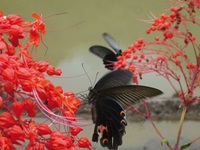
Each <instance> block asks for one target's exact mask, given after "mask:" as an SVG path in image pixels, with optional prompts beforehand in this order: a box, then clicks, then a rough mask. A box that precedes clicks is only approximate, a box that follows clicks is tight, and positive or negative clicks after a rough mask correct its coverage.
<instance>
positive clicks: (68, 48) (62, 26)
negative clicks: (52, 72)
mask: <svg viewBox="0 0 200 150" xmlns="http://www.w3.org/2000/svg"><path fill="white" fill-rule="evenodd" d="M169 2H170V1H167V0H161V1H156V0H126V1H122V0H101V1H99V0H87V1H86V0H85V1H77V0H59V1H53V0H42V1H41V0H28V1H27V0H17V1H16V0H15V1H0V6H1V10H2V11H3V13H4V15H8V14H19V15H21V16H23V18H24V20H26V21H33V18H32V17H31V14H32V13H33V12H37V13H38V14H42V16H43V18H44V20H45V23H46V30H47V33H46V34H45V35H43V37H42V39H43V42H44V43H45V45H46V46H47V47H48V49H47V48H46V47H45V46H44V45H43V44H40V46H39V47H38V48H37V50H36V52H33V55H34V57H35V59H38V60H48V61H49V62H50V63H51V64H52V65H53V66H55V67H56V68H60V69H62V71H63V74H62V76H61V77H50V78H49V79H50V80H51V81H52V82H54V83H55V84H56V85H61V86H62V87H63V89H64V91H65V90H72V91H74V92H75V93H77V92H81V91H85V90H87V89H88V87H89V86H91V84H90V82H89V80H88V78H87V77H86V76H85V72H84V71H83V68H82V63H83V64H84V67H85V69H86V71H87V73H88V75H89V77H90V79H91V81H92V83H93V82H94V81H95V76H96V74H97V72H99V75H98V78H100V77H101V76H102V75H103V74H104V73H105V72H107V70H106V69H105V68H104V66H103V65H102V61H101V60H100V59H99V58H98V57H96V56H94V55H93V54H91V53H90V52H89V50H88V49H89V47H90V46H92V45H96V44H98V45H103V46H106V47H109V46H108V44H107V43H106V42H105V41H104V39H103V38H102V33H103V32H108V33H110V34H111V35H112V37H114V38H115V40H116V41H117V42H118V44H119V45H120V47H121V48H122V50H123V49H126V48H127V47H128V46H129V45H130V44H132V43H133V42H135V41H136V40H137V39H138V38H140V37H143V38H145V39H149V40H151V39H152V38H154V37H151V36H149V35H146V33H145V31H146V28H148V27H149V24H147V23H144V22H143V21H141V20H142V19H145V20H148V19H149V17H148V16H149V14H150V12H152V13H153V14H155V15H157V14H161V13H162V12H163V10H166V9H168V8H169V6H170V4H169ZM59 13H63V14H60V15H56V14H59ZM46 50H47V53H46V54H45V52H46ZM139 83H140V84H142V85H147V86H153V87H155V88H158V89H160V90H162V91H163V92H164V95H162V97H171V96H172V95H173V94H174V92H173V89H172V88H171V86H170V85H169V84H168V82H167V81H165V79H163V78H161V77H158V76H156V75H155V74H148V75H145V76H144V77H143V79H142V80H141V81H139ZM197 124H198V122H191V121H190V122H187V123H186V126H185V132H184V134H185V135H187V138H190V137H188V135H190V136H191V137H193V138H194V137H196V136H197V135H196V134H198V133H196V132H195V131H194V133H193V132H191V131H190V132H189V131H188V130H189V129H191V128H193V127H194V128H195V127H196V126H197ZM158 126H159V127H160V128H161V129H163V131H164V134H165V135H166V136H167V138H169V139H172V140H173V139H174V138H175V137H176V136H175V135H176V130H177V128H178V122H171V121H164V122H158ZM91 128H93V126H88V127H85V130H84V132H83V133H82V134H83V135H85V136H88V138H89V139H90V138H91V136H92V133H91ZM169 129H171V130H172V131H171V132H168V130H169ZM187 129H188V130H187ZM92 131H93V129H92ZM171 133H175V135H174V134H171ZM184 134H183V136H184ZM155 138H156V139H155ZM152 141H156V142H157V144H155V143H154V142H153V143H154V144H153V145H154V146H151V144H150V143H151V142H152ZM149 142H150V143H149ZM144 145H146V146H144ZM96 146H97V147H98V144H97V145H96ZM130 147H131V148H130ZM151 147H152V150H153V149H155V148H157V149H166V147H162V146H161V145H160V139H159V137H158V136H157V134H156V133H155V132H154V130H153V128H152V126H151V125H150V124H149V123H148V122H147V123H146V122H145V123H144V124H142V123H134V124H133V123H130V124H129V125H128V128H127V135H125V136H124V145H123V146H122V148H123V149H137V150H139V149H146V150H147V149H148V150H149V149H151ZM97 149H98V148H97ZM99 149H101V148H99Z"/></svg>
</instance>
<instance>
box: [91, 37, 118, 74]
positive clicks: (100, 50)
mask: <svg viewBox="0 0 200 150" xmlns="http://www.w3.org/2000/svg"><path fill="white" fill-rule="evenodd" d="M103 38H104V39H105V41H106V42H107V43H108V44H109V45H110V47H111V48H112V49H113V50H114V51H115V53H114V52H113V51H112V50H110V49H108V48H106V47H104V46H100V45H94V46H91V47H90V48H89V50H90V52H92V53H94V54H95V55H97V56H99V57H100V58H102V59H103V63H104V65H105V67H106V68H107V69H109V70H113V69H114V62H116V61H117V57H118V56H120V55H121V52H122V51H121V49H120V47H119V46H118V44H117V42H116V41H115V40H114V39H113V38H112V37H111V36H110V35H109V34H108V33H103Z"/></svg>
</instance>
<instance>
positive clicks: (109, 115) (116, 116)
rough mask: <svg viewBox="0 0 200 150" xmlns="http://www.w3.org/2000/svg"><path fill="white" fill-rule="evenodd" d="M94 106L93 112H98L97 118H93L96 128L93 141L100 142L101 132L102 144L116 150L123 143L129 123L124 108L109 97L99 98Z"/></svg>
mask: <svg viewBox="0 0 200 150" xmlns="http://www.w3.org/2000/svg"><path fill="white" fill-rule="evenodd" d="M93 107H95V109H92V110H93V111H92V113H96V118H95V119H94V118H93V122H94V123H95V128H94V133H93V137H92V141H93V142H98V136H99V134H100V137H101V138H100V143H101V146H103V147H108V148H109V149H115V150H116V149H117V148H118V146H119V145H122V136H123V135H124V133H125V126H126V125H127V122H126V120H125V119H124V116H125V114H124V111H123V108H122V107H121V106H120V105H119V104H118V103H116V102H115V101H114V100H113V99H112V98H109V97H103V98H101V99H98V100H97V101H96V103H95V104H94V105H93ZM94 110H95V111H94Z"/></svg>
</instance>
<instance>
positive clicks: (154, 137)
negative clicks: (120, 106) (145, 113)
mask: <svg viewBox="0 0 200 150" xmlns="http://www.w3.org/2000/svg"><path fill="white" fill-rule="evenodd" d="M155 124H156V126H157V128H158V129H159V130H160V132H161V133H162V135H163V136H164V137H165V138H166V139H167V140H168V141H169V143H171V144H172V146H173V145H174V143H175V141H176V135H177V130H178V126H179V122H177V121H173V122H172V121H161V122H155ZM199 124H200V122H196V121H186V122H185V123H184V126H183V132H182V136H181V139H180V144H185V143H187V142H189V141H190V140H194V139H195V138H197V137H198V136H199V135H200V126H199ZM93 127H94V126H93V125H90V126H87V127H84V128H83V129H84V131H83V133H82V134H81V135H84V136H87V137H88V138H90V139H91V137H92V134H93ZM92 145H93V146H94V147H95V149H96V150H101V149H103V148H102V147H100V144H99V143H92ZM199 147H200V141H198V142H197V143H195V144H193V145H192V146H190V148H188V150H198V149H199ZM119 150H168V148H167V147H166V146H165V144H164V143H163V145H161V139H160V138H159V136H158V134H157V133H156V132H155V130H154V128H153V127H152V125H151V124H150V123H149V122H148V121H146V122H144V123H142V122H141V123H138V122H137V123H134V122H128V126H127V127H126V134H125V135H124V136H123V145H122V146H120V147H119Z"/></svg>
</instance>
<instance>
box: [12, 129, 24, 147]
mask: <svg viewBox="0 0 200 150" xmlns="http://www.w3.org/2000/svg"><path fill="white" fill-rule="evenodd" d="M10 138H11V140H12V142H13V143H16V144H17V143H18V140H19V141H23V142H24V141H25V139H24V138H25V133H24V132H23V130H22V129H21V127H19V126H17V125H14V126H12V128H11V129H10ZM20 145H21V144H20Z"/></svg>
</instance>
